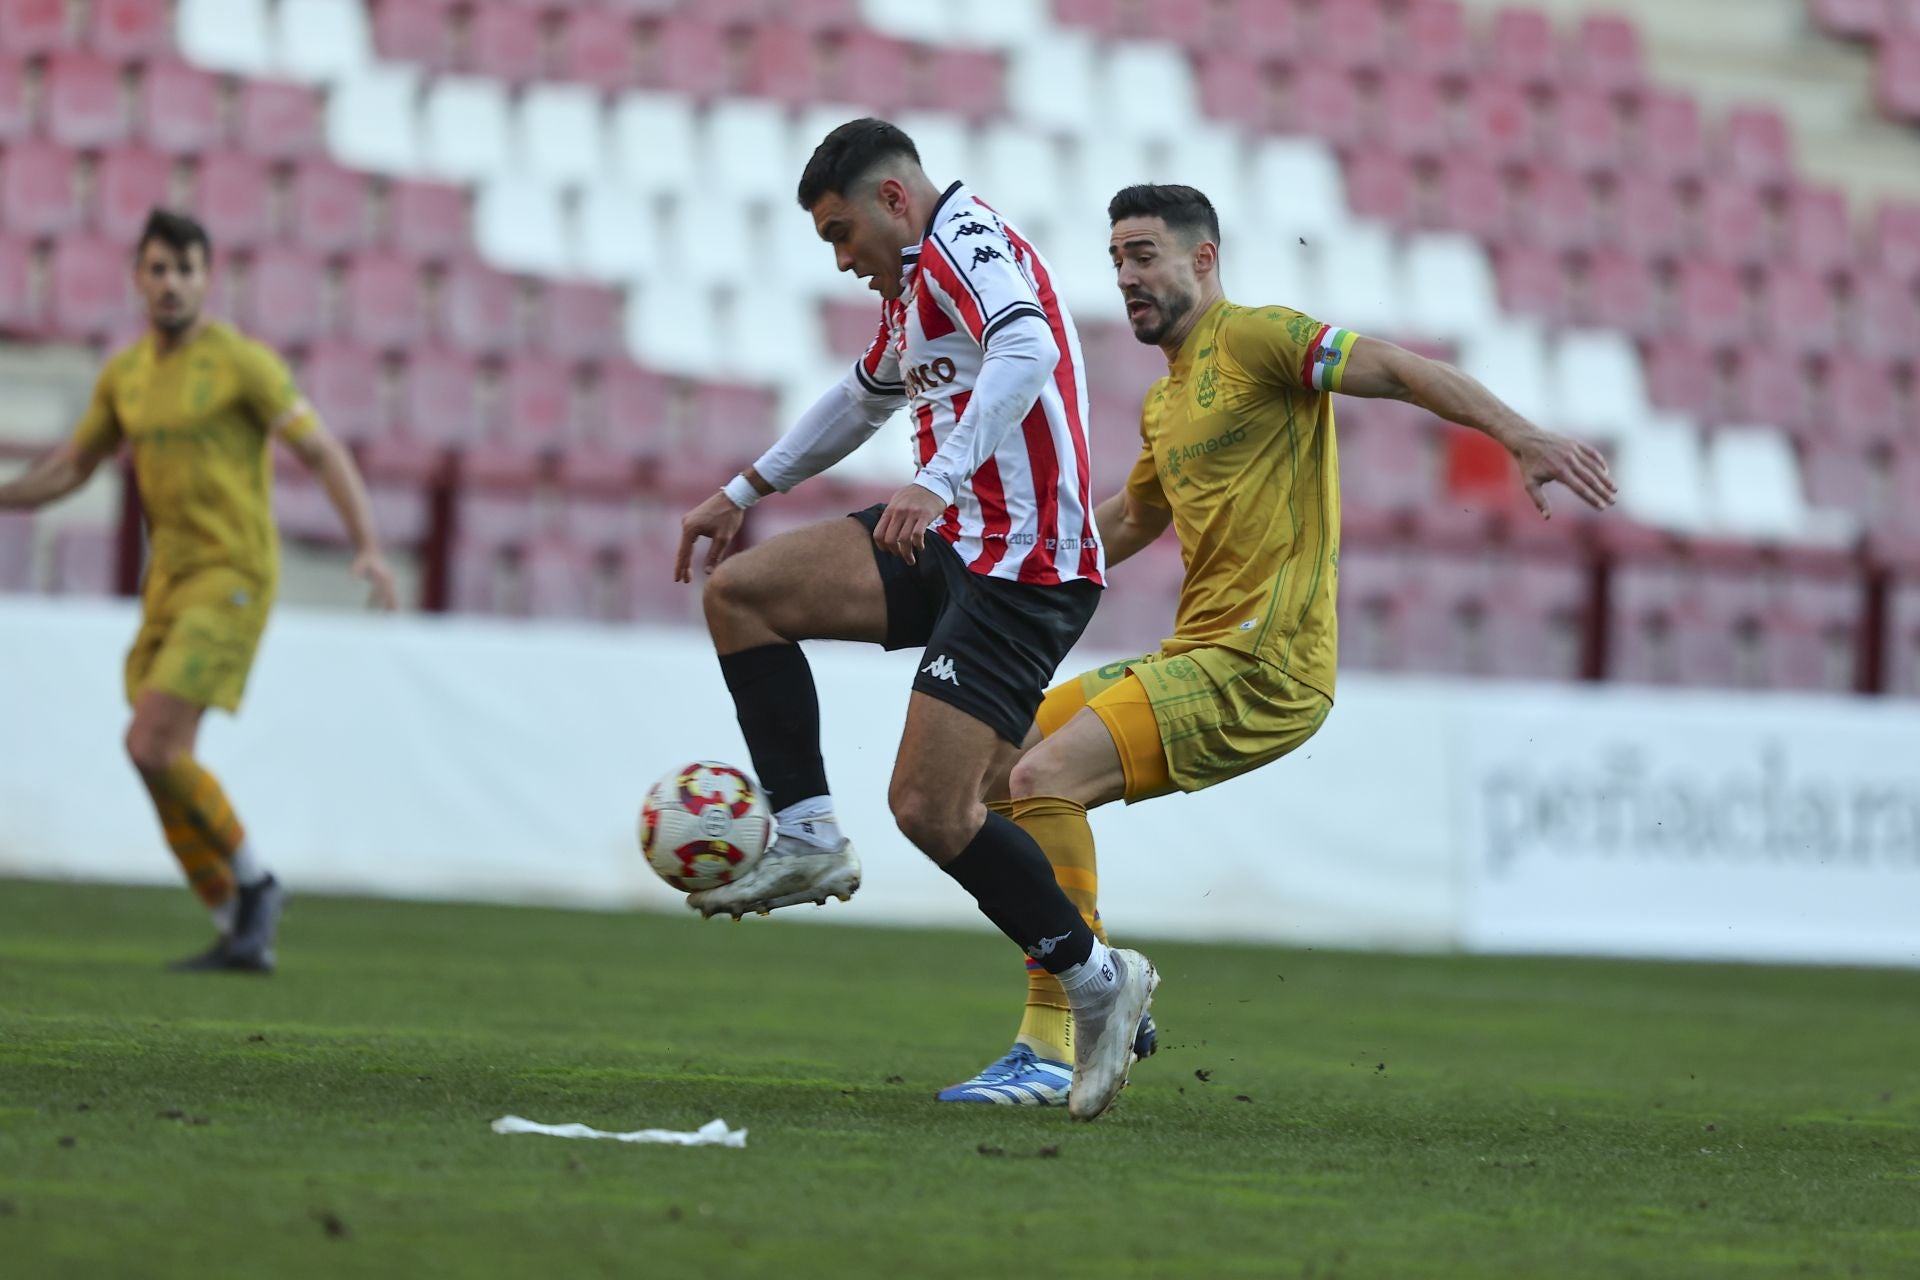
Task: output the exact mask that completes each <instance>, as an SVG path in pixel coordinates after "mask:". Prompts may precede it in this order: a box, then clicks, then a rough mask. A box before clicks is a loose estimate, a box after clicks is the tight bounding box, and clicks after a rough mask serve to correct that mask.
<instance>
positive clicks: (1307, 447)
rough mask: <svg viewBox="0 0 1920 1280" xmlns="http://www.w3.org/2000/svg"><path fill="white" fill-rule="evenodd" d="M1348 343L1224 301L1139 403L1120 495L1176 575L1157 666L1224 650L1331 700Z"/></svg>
mask: <svg viewBox="0 0 1920 1280" xmlns="http://www.w3.org/2000/svg"><path fill="white" fill-rule="evenodd" d="M1356 337H1357V335H1356V334H1354V333H1353V332H1352V331H1351V330H1347V329H1340V328H1336V327H1334V326H1331V325H1325V324H1322V323H1320V322H1319V321H1317V320H1313V319H1310V318H1309V317H1307V316H1304V315H1302V314H1301V313H1300V312H1298V311H1294V310H1291V309H1290V308H1287V307H1241V306H1235V305H1234V304H1233V303H1231V302H1227V301H1225V300H1222V301H1220V302H1217V303H1215V304H1214V305H1213V306H1212V307H1210V308H1208V310H1207V312H1206V314H1205V315H1203V316H1202V317H1201V318H1200V321H1199V323H1197V324H1195V325H1194V327H1193V332H1192V333H1190V334H1188V335H1187V339H1186V341H1185V342H1184V343H1182V344H1181V347H1180V351H1179V354H1178V355H1176V356H1175V357H1174V359H1173V361H1172V363H1171V366H1170V368H1169V370H1168V373H1167V376H1166V377H1164V378H1162V379H1161V380H1160V381H1158V382H1156V383H1154V384H1153V386H1152V387H1151V388H1150V389H1149V390H1148V392H1147V396H1146V400H1145V402H1144V403H1143V405H1142V406H1141V413H1140V438H1141V445H1140V456H1139V458H1138V460H1137V461H1135V463H1134V466H1133V471H1132V474H1131V475H1129V476H1128V478H1127V491H1128V493H1129V494H1130V495H1131V496H1132V497H1133V499H1134V500H1135V501H1137V502H1140V503H1144V504H1146V505H1149V506H1152V507H1157V508H1159V509H1161V510H1163V511H1171V513H1172V516H1173V528H1174V532H1175V533H1176V534H1178V536H1179V538H1180V553H1181V558H1182V559H1183V560H1184V562H1185V565H1186V575H1185V578H1184V580H1183V582H1182V585H1181V588H1180V604H1179V608H1178V609H1177V611H1176V612H1175V615H1174V634H1173V636H1172V637H1171V638H1170V639H1168V640H1167V641H1166V642H1165V643H1164V644H1163V645H1161V652H1162V653H1165V654H1168V655H1172V654H1178V653H1185V652H1188V651H1190V650H1193V649H1198V648H1202V647H1205V646H1210V645H1211V646H1219V647H1222V648H1226V649H1232V650H1235V651H1237V652H1240V653H1244V654H1247V655H1249V656H1252V657H1255V658H1258V659H1260V660H1262V661H1264V662H1268V663H1271V664H1273V665H1274V666H1276V667H1278V668H1280V669H1281V670H1282V671H1285V672H1286V673H1287V674H1288V675H1290V676H1292V677H1293V678H1294V679H1295V680H1297V681H1299V682H1300V683H1301V684H1304V685H1307V686H1308V687H1309V688H1312V689H1316V690H1318V691H1319V692H1321V693H1323V694H1325V695H1326V696H1327V697H1329V698H1331V697H1332V696H1333V681H1334V666H1335V659H1336V656H1337V651H1338V643H1339V642H1338V626H1337V622H1336V620H1335V617H1334V593H1335V588H1336V582H1337V577H1338V570H1339V564H1340V464H1339V458H1338V455H1337V453H1336V451H1335V448H1334V439H1333V393H1334V392H1336V391H1338V390H1339V389H1340V380H1341V377H1342V376H1343V375H1344V374H1345V372H1346V366H1347V361H1348V359H1349V357H1350V355H1351V353H1352V351H1353V344H1354V341H1355V339H1356Z"/></svg>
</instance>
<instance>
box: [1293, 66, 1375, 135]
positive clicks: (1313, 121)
mask: <svg viewBox="0 0 1920 1280" xmlns="http://www.w3.org/2000/svg"><path fill="white" fill-rule="evenodd" d="M1286 104H1287V105H1286V115H1285V119H1286V122H1287V128H1288V130H1289V131H1290V132H1298V133H1304V134H1307V135H1309V136H1311V137H1315V138H1319V139H1320V140H1322V141H1323V142H1325V143H1326V144H1327V145H1328V146H1331V147H1337V148H1347V147H1354V146H1358V145H1359V144H1360V142H1361V141H1362V139H1363V137H1364V136H1365V132H1366V119H1365V116H1364V115H1363V114H1362V112H1361V110H1360V89H1359V86H1358V85H1357V84H1356V83H1355V82H1354V78H1353V76H1352V75H1350V74H1349V73H1348V72H1346V71H1343V70H1341V69H1340V68H1338V67H1332V66H1327V65H1325V64H1323V63H1320V62H1303V63H1301V64H1300V65H1298V66H1296V67H1295V68H1294V69H1293V73H1292V75H1290V76H1288V77H1287V81H1286Z"/></svg>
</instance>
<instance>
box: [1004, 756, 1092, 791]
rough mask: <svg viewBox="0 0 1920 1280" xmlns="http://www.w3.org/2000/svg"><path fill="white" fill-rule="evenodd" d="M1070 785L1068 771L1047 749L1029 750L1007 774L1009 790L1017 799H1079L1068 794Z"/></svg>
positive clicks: (1015, 762)
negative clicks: (1057, 797) (1048, 797)
mask: <svg viewBox="0 0 1920 1280" xmlns="http://www.w3.org/2000/svg"><path fill="white" fill-rule="evenodd" d="M1069 785H1070V780H1069V778H1068V777H1067V775H1066V772H1065V771H1064V770H1063V769H1061V768H1060V767H1059V765H1058V764H1057V763H1056V762H1055V761H1054V760H1053V759H1052V753H1051V752H1047V751H1039V750H1035V751H1029V752H1027V753H1026V754H1025V755H1023V756H1021V757H1020V758H1019V759H1018V760H1016V761H1014V764H1013V771H1012V772H1011V773H1010V774H1008V775H1007V790H1008V792H1009V793H1011V795H1012V796H1013V798H1014V799H1016V800H1024V799H1026V798H1027V797H1028V796H1063V797H1065V798H1066V799H1069V800H1077V799H1079V797H1078V796H1074V795H1069V794H1068V791H1067V788H1068V787H1069ZM1083 803H1084V802H1083Z"/></svg>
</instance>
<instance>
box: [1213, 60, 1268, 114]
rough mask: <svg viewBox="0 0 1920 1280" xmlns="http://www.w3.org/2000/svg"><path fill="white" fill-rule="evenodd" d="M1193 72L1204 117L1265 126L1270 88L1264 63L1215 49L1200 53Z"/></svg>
mask: <svg viewBox="0 0 1920 1280" xmlns="http://www.w3.org/2000/svg"><path fill="white" fill-rule="evenodd" d="M1195 75H1196V77H1197V78H1198V80H1199V84H1200V110H1201V112H1202V113H1203V114H1204V115H1206V117H1207V118H1208V119H1210V120H1228V121H1233V122H1235V123H1238V124H1245V125H1252V126H1254V127H1256V128H1264V127H1265V126H1266V122H1267V117H1268V116H1269V114H1270V110H1271V90H1270V87H1269V85H1268V82H1267V72H1266V68H1265V67H1263V66H1261V65H1260V64H1259V63H1257V62H1254V61H1253V60H1252V59H1250V58H1246V57H1242V56H1240V55H1239V54H1236V53H1227V52H1215V53H1208V54H1205V55H1203V56H1202V57H1201V59H1200V61H1199V63H1198V64H1197V65H1196V67H1195Z"/></svg>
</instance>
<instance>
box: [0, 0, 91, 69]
mask: <svg viewBox="0 0 1920 1280" xmlns="http://www.w3.org/2000/svg"><path fill="white" fill-rule="evenodd" d="M0 31H5V32H6V33H7V52H8V53H10V54H12V55H13V56H14V57H16V58H31V57H35V56H37V55H39V54H43V53H59V52H61V51H63V50H67V49H72V48H75V47H76V46H77V44H78V41H76V40H75V39H74V32H73V26H72V24H71V23H70V22H69V21H68V20H67V3H66V0H0Z"/></svg>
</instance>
